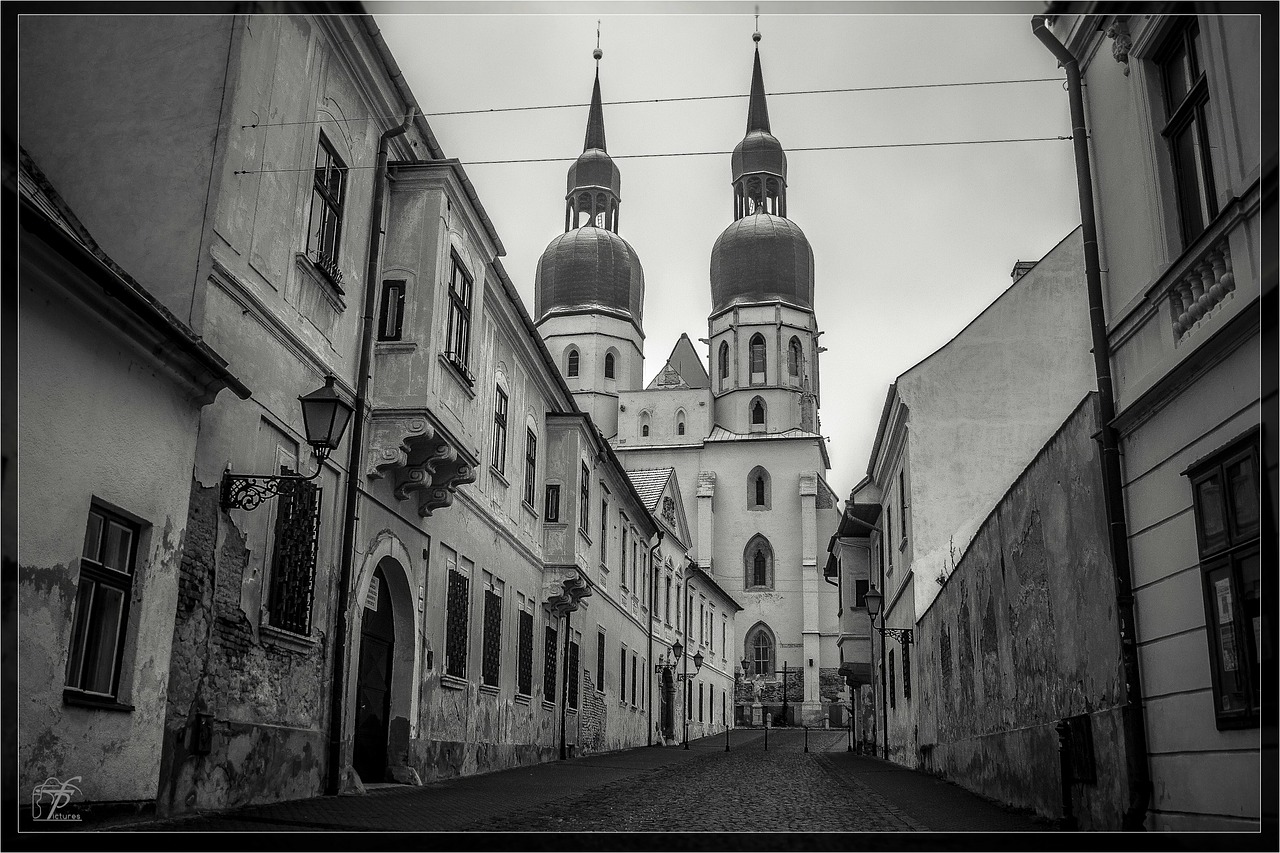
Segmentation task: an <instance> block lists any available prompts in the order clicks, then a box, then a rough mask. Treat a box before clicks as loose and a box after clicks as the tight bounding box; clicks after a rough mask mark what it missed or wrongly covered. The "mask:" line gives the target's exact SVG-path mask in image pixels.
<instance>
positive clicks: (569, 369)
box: [565, 349, 579, 376]
mask: <svg viewBox="0 0 1280 853" xmlns="http://www.w3.org/2000/svg"><path fill="white" fill-rule="evenodd" d="M578 358H579V356H578V351H577V350H576V349H570V350H569V360H568V364H567V365H566V368H565V375H566V376H577V375H578Z"/></svg>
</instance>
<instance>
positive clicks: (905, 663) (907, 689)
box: [902, 643, 911, 699]
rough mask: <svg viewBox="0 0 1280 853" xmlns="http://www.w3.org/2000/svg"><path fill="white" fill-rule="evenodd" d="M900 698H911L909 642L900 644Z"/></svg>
mask: <svg viewBox="0 0 1280 853" xmlns="http://www.w3.org/2000/svg"><path fill="white" fill-rule="evenodd" d="M902 698H903V699H910V698H911V644H910V643H903V644H902Z"/></svg>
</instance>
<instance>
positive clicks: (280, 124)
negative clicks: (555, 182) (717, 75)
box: [241, 77, 1062, 128]
mask: <svg viewBox="0 0 1280 853" xmlns="http://www.w3.org/2000/svg"><path fill="white" fill-rule="evenodd" d="M1061 82H1062V78H1060V77H1031V78H1027V79H1022V80H972V81H966V82H961V83H912V84H905V85H901V86H855V87H849V88H844V89H797V90H796V91H793V92H766V93H765V94H766V96H767V97H770V98H781V97H785V96H788V95H833V94H840V93H844V92H892V91H898V90H901V89H947V88H952V87H955V86H1000V85H1004V84H1009V83H1061ZM746 97H749V93H746V92H744V93H742V94H740V95H686V96H683V97H677V98H636V99H633V100H628V101H603V102H602V104H603V105H604V106H625V105H629V104H671V103H676V102H681V101H722V100H727V99H730V98H746ZM589 106H590V104H540V105H536V106H527V107H488V108H484V109H476V110H448V111H446V112H438V113H427V112H424V113H423V115H425V116H426V117H427V118H439V117H441V116H467V115H483V114H487V113H518V112H528V111H530V110H567V109H577V108H581V107H589ZM401 118H403V116H399V115H387V116H362V117H359V118H349V119H342V121H369V120H372V119H401ZM334 120H335V119H322V120H313V121H277V122H255V123H254V124H243V125H241V127H242V128H249V127H286V126H289V125H297V124H320V123H321V121H334Z"/></svg>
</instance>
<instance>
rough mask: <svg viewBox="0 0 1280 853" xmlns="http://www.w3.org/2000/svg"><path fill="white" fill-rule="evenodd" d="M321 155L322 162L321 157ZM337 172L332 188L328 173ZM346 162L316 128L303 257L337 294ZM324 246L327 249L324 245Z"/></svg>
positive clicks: (340, 284)
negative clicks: (335, 182)
mask: <svg viewBox="0 0 1280 853" xmlns="http://www.w3.org/2000/svg"><path fill="white" fill-rule="evenodd" d="M322 155H323V156H325V162H324V164H323V165H321V163H320V158H321V156H322ZM335 173H336V174H337V176H338V178H337V188H336V191H335V189H334V188H333V186H332V185H333V183H334V182H333V180H332V177H331V176H332V175H333V174H335ZM347 173H348V168H347V165H346V164H345V163H344V162H343V161H342V158H341V157H339V156H338V152H337V149H336V148H334V146H333V143H332V142H330V141H329V138H328V137H327V136H325V133H324V131H323V130H322V131H320V133H319V134H318V138H317V143H316V163H315V166H314V167H313V169H312V178H311V207H310V211H309V213H308V217H309V218H308V222H307V257H308V258H309V259H310V260H311V262H312V263H313V264H314V265H315V267H316V269H318V270H320V272H322V273H323V274H324V276H325V277H326V278H327V279H329V283H330V284H332V285H333V286H334V287H335V288H336V289H337V290H338V293H344V291H343V290H342V272H341V270H340V268H339V266H338V259H339V258H340V257H341V255H342V220H343V215H344V212H345V211H344V207H345V206H346V201H347V176H348V175H347ZM317 204H318V205H319V211H320V217H321V223H320V227H319V230H317V228H316V222H315V217H316V211H317ZM326 247H327V248H326Z"/></svg>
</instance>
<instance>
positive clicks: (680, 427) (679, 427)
mask: <svg viewBox="0 0 1280 853" xmlns="http://www.w3.org/2000/svg"><path fill="white" fill-rule="evenodd" d="M676 435H684V421H683V420H679V421H676Z"/></svg>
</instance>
